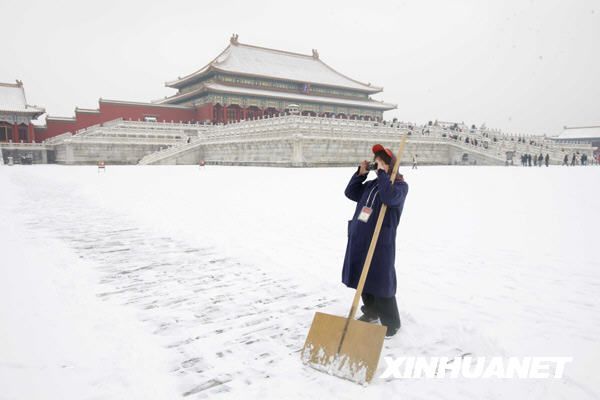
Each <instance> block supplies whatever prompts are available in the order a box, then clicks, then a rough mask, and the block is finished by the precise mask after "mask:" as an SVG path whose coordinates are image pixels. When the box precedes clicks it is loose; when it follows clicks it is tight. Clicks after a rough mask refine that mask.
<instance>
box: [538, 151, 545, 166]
mask: <svg viewBox="0 0 600 400" xmlns="http://www.w3.org/2000/svg"><path fill="white" fill-rule="evenodd" d="M543 162H544V156H543V155H542V153H540V155H539V156H538V167H541V166H542V163H543Z"/></svg>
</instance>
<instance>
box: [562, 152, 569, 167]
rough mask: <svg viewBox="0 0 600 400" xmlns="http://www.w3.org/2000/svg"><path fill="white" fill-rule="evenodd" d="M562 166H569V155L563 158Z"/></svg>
mask: <svg viewBox="0 0 600 400" xmlns="http://www.w3.org/2000/svg"><path fill="white" fill-rule="evenodd" d="M563 165H566V166H567V167H568V166H569V155H568V154H565V158H563Z"/></svg>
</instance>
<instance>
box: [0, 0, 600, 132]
mask: <svg viewBox="0 0 600 400" xmlns="http://www.w3.org/2000/svg"><path fill="white" fill-rule="evenodd" d="M0 15H2V16H3V18H2V34H1V36H0V48H1V49H2V61H3V62H2V63H0V81H2V82H13V81H14V80H15V79H21V80H23V82H24V84H25V88H26V90H27V97H28V101H29V102H30V103H31V104H37V105H41V106H45V107H46V110H47V111H48V113H49V114H50V115H55V116H57V115H61V116H71V115H72V114H73V110H74V108H75V106H79V107H86V108H96V107H97V100H98V98H100V97H102V98H107V99H118V100H135V101H150V100H153V99H157V98H161V97H163V96H165V95H171V94H173V93H174V90H173V89H169V88H165V87H164V82H165V81H168V80H172V79H174V78H176V77H177V76H180V75H185V74H188V73H190V72H192V71H194V70H195V69H198V68H200V67H202V66H203V65H204V64H206V63H207V62H209V61H210V60H211V59H212V58H213V57H215V56H216V55H217V54H218V53H219V52H220V51H221V50H223V49H224V48H225V47H226V46H227V44H228V42H229V37H230V36H231V34H232V33H234V32H235V33H238V34H239V40H240V42H242V43H248V44H256V45H260V46H265V47H272V48H277V49H284V50H290V51H295V52H301V53H306V54H310V52H311V49H312V48H316V49H318V50H319V54H320V56H321V59H322V60H323V61H325V62H326V63H328V64H329V65H331V66H332V67H334V68H336V69H337V70H339V71H340V72H342V73H344V74H346V75H349V76H350V77H352V78H355V79H358V80H361V81H365V82H372V83H373V84H375V85H379V86H383V87H384V92H383V93H381V94H378V95H377V96H376V98H378V99H382V100H385V101H388V102H392V103H396V104H398V110H395V111H391V112H388V113H386V114H385V116H386V118H387V119H391V118H393V117H398V118H399V119H401V120H404V121H413V122H417V123H423V122H426V121H428V120H430V119H440V120H450V121H464V122H466V123H468V124H472V123H475V124H477V125H479V124H481V123H483V122H485V123H486V124H487V126H488V127H497V128H501V129H503V130H507V131H509V132H513V133H548V134H555V133H558V132H559V131H560V130H561V128H562V126H563V125H587V124H600V73H599V70H600V0H573V1H556V0H544V1H534V0H531V1H528V0H517V1H514V0H504V1H500V0H499V1H493V2H492V1H482V0H479V1H477V0H454V1H443V0H440V1H427V0H418V1H417V0H414V1H413V0H407V1H402V0H398V1H376V0H371V1H349V0H343V1H337V0H336V1H324V0H321V1H307V0H302V1H281V0H280V1H261V0H254V1H199V0H197V1H178V0H172V1H153V0H146V1H137V0H136V1H126V0H121V1H112V0H108V1H106V0H105V1H101V2H100V1H94V2H86V1H81V0H79V1H60V0H56V1H35V0H27V1H21V0H19V1H13V0H2V1H1V2H0Z"/></svg>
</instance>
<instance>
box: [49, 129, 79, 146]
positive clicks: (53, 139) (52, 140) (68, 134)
mask: <svg viewBox="0 0 600 400" xmlns="http://www.w3.org/2000/svg"><path fill="white" fill-rule="evenodd" d="M72 136H73V134H72V133H71V132H65V133H61V134H60V135H57V136H53V137H51V138H48V139H46V140H44V141H43V142H42V143H44V144H47V145H55V144H58V143H62V142H63V140H65V139H68V138H70V137H72Z"/></svg>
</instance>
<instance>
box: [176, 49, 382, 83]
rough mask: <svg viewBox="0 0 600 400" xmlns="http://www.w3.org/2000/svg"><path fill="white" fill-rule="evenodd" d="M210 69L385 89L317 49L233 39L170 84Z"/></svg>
mask: <svg viewBox="0 0 600 400" xmlns="http://www.w3.org/2000/svg"><path fill="white" fill-rule="evenodd" d="M210 70H217V71H224V72H230V73H236V74H241V75H252V76H264V77H269V78H275V79H282V80H288V81H296V82H303V83H313V84H320V85H325V86H334V87H341V88H346V89H354V90H360V91H365V92H369V93H377V92H381V91H382V90H383V88H381V87H377V86H371V84H370V83H368V84H365V83H362V82H359V81H356V80H354V79H351V78H349V77H347V76H345V75H343V74H341V73H339V72H337V71H336V70H334V69H333V68H331V67H330V66H328V65H327V64H325V63H324V62H323V61H321V60H320V58H319V55H318V53H317V51H316V50H313V54H312V55H306V54H298V53H291V52H288V51H283V50H275V49H268V48H265V47H258V46H252V45H248V44H242V43H239V42H238V41H237V39H235V40H233V38H232V41H231V44H230V45H229V46H227V48H226V49H225V50H223V52H222V53H221V54H219V55H218V56H217V57H216V58H215V59H214V60H212V61H211V62H210V63H208V64H207V65H206V66H204V67H203V68H201V69H199V70H198V71H196V72H193V73H191V74H189V75H186V76H185V77H183V78H179V79H177V80H174V81H171V82H167V83H166V85H167V86H169V87H174V88H178V87H181V86H184V85H185V83H187V82H189V81H190V80H192V79H193V78H195V77H198V76H201V75H203V74H204V73H206V72H208V71H210Z"/></svg>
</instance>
